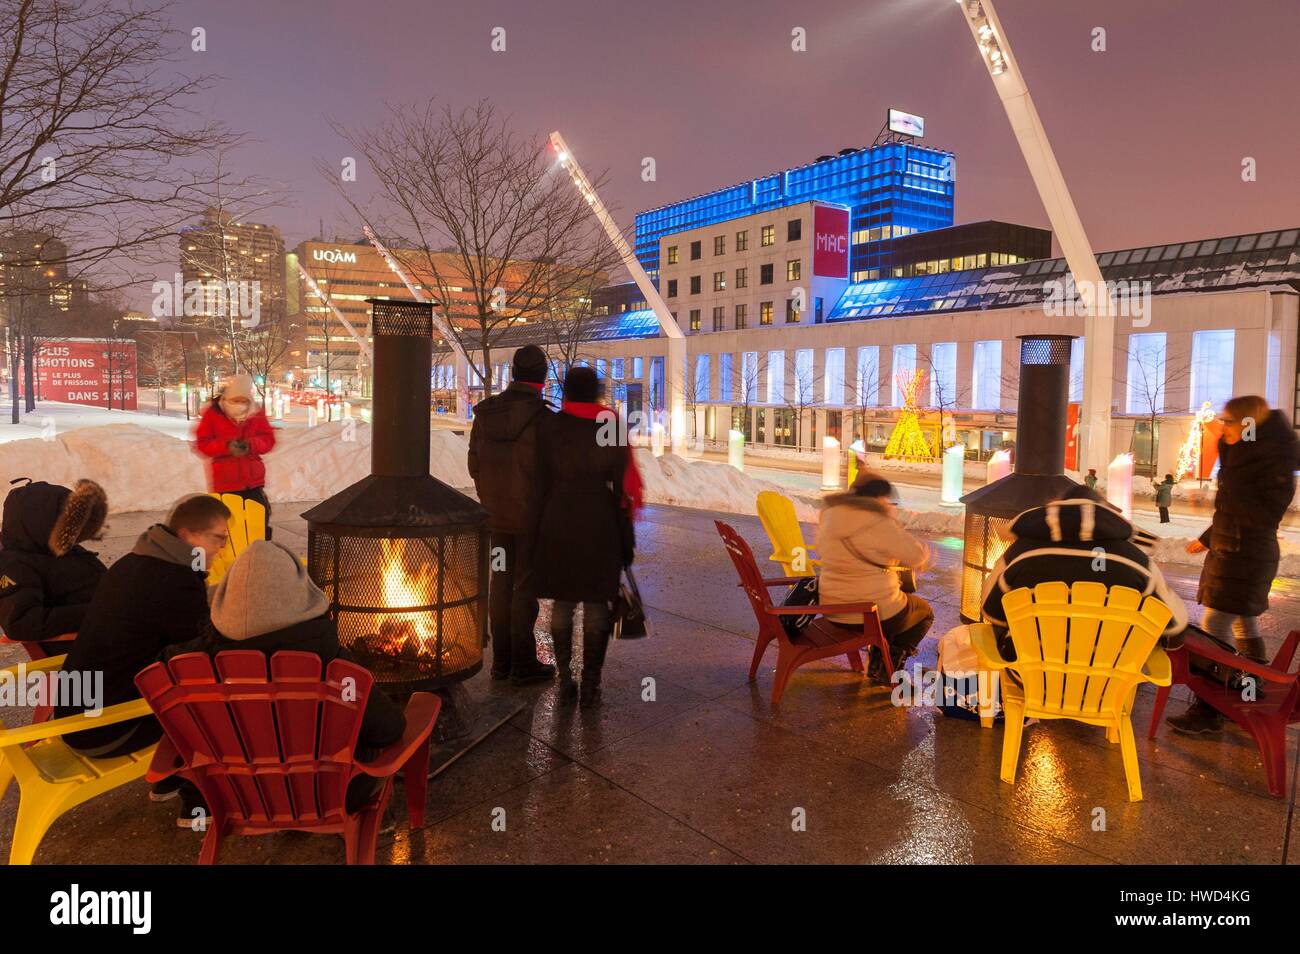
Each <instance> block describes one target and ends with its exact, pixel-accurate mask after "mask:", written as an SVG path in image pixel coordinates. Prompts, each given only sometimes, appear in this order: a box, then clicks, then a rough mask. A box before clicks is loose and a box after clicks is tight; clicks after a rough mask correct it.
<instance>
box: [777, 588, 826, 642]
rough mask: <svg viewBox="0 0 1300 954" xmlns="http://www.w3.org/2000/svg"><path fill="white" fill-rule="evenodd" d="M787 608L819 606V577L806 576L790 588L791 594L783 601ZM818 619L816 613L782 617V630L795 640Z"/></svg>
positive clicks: (782, 603)
mask: <svg viewBox="0 0 1300 954" xmlns="http://www.w3.org/2000/svg"><path fill="white" fill-rule="evenodd" d="M781 605H782V606H783V607H785V606H815V605H817V577H815V576H805V577H804V578H803V579H801V580H800V581H799V582H798V583H796V584H795V585H794V586H792V587H791V588H790V592H789V593H787V594H786V595H785V599H784V600H782V601H781ZM816 618H817V614H816V613H800V614H799V615H797V616H795V615H788V616H787V615H782V616H781V617H780V619H781V628H782V629H784V630H785V634H786V635H787V636H789V637H790V638H791V639H794V638H795V637H797V636H798V635H799V633H800V632H801V631H802V630H803V629H804V627H806V626H809V625H811V623H812V621H813V620H815V619H816Z"/></svg>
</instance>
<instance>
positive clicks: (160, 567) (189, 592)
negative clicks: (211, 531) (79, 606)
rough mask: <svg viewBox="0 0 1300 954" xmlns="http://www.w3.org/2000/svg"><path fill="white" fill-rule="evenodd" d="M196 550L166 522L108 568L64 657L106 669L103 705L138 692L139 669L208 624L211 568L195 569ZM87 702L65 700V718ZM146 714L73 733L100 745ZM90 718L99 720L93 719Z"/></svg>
mask: <svg viewBox="0 0 1300 954" xmlns="http://www.w3.org/2000/svg"><path fill="white" fill-rule="evenodd" d="M193 563H194V551H193V549H192V548H191V547H190V546H189V544H187V543H186V542H185V541H184V540H182V539H180V537H178V536H176V534H174V533H172V531H170V530H168V529H167V527H165V526H164V525H162V524H160V523H159V524H154V525H153V526H152V527H150V528H149V529H148V530H146V531H145V532H144V533H142V534H140V536H139V538H138V539H137V540H136V541H135V546H134V547H132V549H131V552H130V553H128V554H126V555H125V556H123V557H122V558H121V559H119V560H118V561H117V562H116V563H114V564H113V565H112V567H110V568H109V570H108V573H107V574H106V575H105V577H104V579H103V582H102V583H100V586H99V589H98V590H97V591H96V593H95V598H94V599H93V600H92V601H91V603H90V607H89V608H88V610H87V612H86V618H85V620H84V621H83V622H82V626H81V632H80V633H78V634H77V639H76V641H75V642H74V643H73V644H72V648H71V649H70V650H69V651H68V658H67V659H66V660H64V663H63V670H64V672H91V673H93V672H102V673H103V674H104V698H103V700H102V702H103V704H104V705H105V706H112V705H117V704H118V703H119V702H128V701H130V700H131V699H137V698H139V696H140V693H139V691H138V690H137V689H136V686H135V676H136V673H138V672H139V671H140V670H141V669H144V668H145V667H146V666H149V665H150V664H152V663H155V662H157V661H158V660H159V659H160V658H161V657H162V652H163V650H164V649H165V648H166V647H167V646H169V645H172V644H173V643H181V642H184V641H186V640H191V639H194V638H196V637H197V636H198V635H199V634H200V633H202V632H203V630H204V628H205V627H206V626H207V623H208V594H207V583H206V580H207V574H206V573H205V572H202V571H200V570H195V569H193ZM81 711H82V710H81V709H78V708H73V707H68V706H60V707H59V708H58V709H57V711H56V714H57V715H58V716H60V717H62V716H68V715H76V714H78V713H79V712H81ZM140 721H142V720H138V719H137V720H132V721H130V722H124V723H118V724H115V725H106V726H101V727H98V728H90V729H86V730H85V731H82V732H76V733H73V734H72V735H70V736H68V738H67V742H68V744H69V745H71V746H72V747H73V748H77V749H81V750H83V751H94V750H96V749H102V748H105V747H109V746H111V745H112V744H113V743H114V742H116V741H117V740H119V739H123V738H125V737H126V736H127V735H129V734H130V733H131V732H132V730H133V729H134V728H135V727H136V726H138V725H139V723H140ZM86 724H87V725H93V723H92V722H91V721H90V720H87V722H86Z"/></svg>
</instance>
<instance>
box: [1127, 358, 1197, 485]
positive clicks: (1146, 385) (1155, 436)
mask: <svg viewBox="0 0 1300 954" xmlns="http://www.w3.org/2000/svg"><path fill="white" fill-rule="evenodd" d="M1133 337H1134V336H1132V335H1130V336H1129V344H1128V347H1127V348H1126V349H1125V351H1124V354H1125V355H1127V361H1126V362H1125V363H1126V367H1127V369H1128V370H1127V375H1126V378H1127V385H1126V390H1127V393H1126V395H1125V398H1126V400H1125V407H1124V410H1125V411H1126V412H1128V413H1130V414H1133V415H1136V416H1138V417H1139V418H1141V419H1143V420H1144V421H1145V423H1146V425H1147V434H1148V439H1149V442H1150V463H1149V464H1148V465H1147V466H1146V467H1144V468H1142V471H1145V472H1146V476H1148V477H1154V476H1156V474H1157V473H1158V471H1159V468H1160V437H1159V434H1160V422H1161V421H1162V420H1163V419H1164V417H1165V416H1166V412H1165V404H1166V396H1167V394H1168V392H1169V388H1170V387H1171V386H1174V387H1177V386H1178V385H1180V384H1181V383H1182V382H1184V381H1186V380H1187V379H1188V378H1189V377H1190V375H1191V361H1190V355H1189V356H1186V359H1185V360H1179V361H1175V362H1173V363H1172V364H1171V363H1170V362H1169V361H1168V359H1167V356H1166V354H1165V351H1164V348H1163V347H1161V348H1159V349H1156V348H1150V349H1147V348H1134V347H1133ZM1137 445H1138V428H1137V425H1136V422H1135V424H1134V427H1133V437H1132V443H1131V445H1130V447H1131V449H1132V450H1133V452H1134V459H1135V460H1136V458H1137V456H1138V455H1137V450H1138V446H1137Z"/></svg>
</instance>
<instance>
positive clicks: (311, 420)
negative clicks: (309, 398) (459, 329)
mask: <svg viewBox="0 0 1300 954" xmlns="http://www.w3.org/2000/svg"><path fill="white" fill-rule="evenodd" d="M307 426H308V427H315V426H316V409H315V408H314V407H312V406H311V405H310V404H308V405H307Z"/></svg>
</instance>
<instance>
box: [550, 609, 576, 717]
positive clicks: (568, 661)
mask: <svg viewBox="0 0 1300 954" xmlns="http://www.w3.org/2000/svg"><path fill="white" fill-rule="evenodd" d="M551 642H552V643H553V644H554V645H555V668H556V670H558V671H559V674H560V705H562V706H571V705H573V703H574V700H576V699H577V698H578V684H577V683H576V682H574V680H573V669H572V664H573V626H572V625H570V626H568V627H567V628H564V629H552V630H551Z"/></svg>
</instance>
